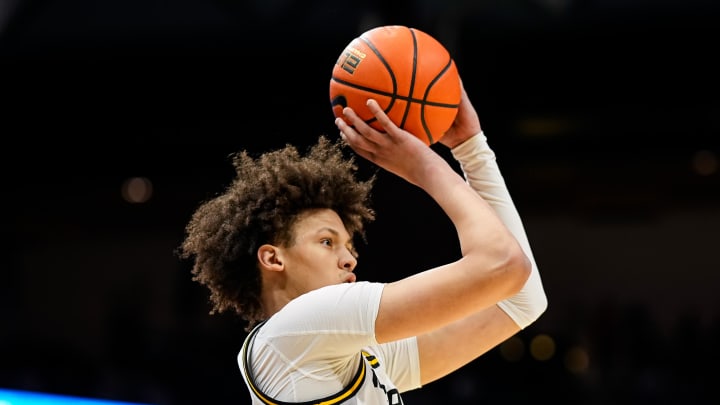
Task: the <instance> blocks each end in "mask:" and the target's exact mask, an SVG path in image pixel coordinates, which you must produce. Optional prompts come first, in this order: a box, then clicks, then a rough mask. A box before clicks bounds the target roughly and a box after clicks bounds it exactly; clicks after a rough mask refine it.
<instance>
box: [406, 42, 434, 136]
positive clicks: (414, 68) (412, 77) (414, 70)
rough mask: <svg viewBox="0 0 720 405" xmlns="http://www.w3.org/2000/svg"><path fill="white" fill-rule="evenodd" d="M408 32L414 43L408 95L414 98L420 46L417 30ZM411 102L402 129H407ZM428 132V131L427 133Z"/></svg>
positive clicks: (407, 105)
mask: <svg viewBox="0 0 720 405" xmlns="http://www.w3.org/2000/svg"><path fill="white" fill-rule="evenodd" d="M408 31H410V36H412V41H413V59H412V60H413V63H412V73H411V74H410V89H409V90H408V95H409V96H410V97H412V95H413V91H414V90H415V76H416V75H417V51H418V44H417V37H416V36H415V30H414V29H412V28H408ZM411 105H412V104H411V102H408V103H406V104H405V112H404V113H403V117H402V121H401V122H400V125H399V126H400V128H405V121H407V117H408V114H410V106H411ZM420 110H421V111H422V110H424V108H422V106H421V107H420ZM425 132H427V131H425Z"/></svg>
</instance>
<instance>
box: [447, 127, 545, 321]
mask: <svg viewBox="0 0 720 405" xmlns="http://www.w3.org/2000/svg"><path fill="white" fill-rule="evenodd" d="M451 152H452V155H453V157H454V158H455V159H456V160H457V161H458V162H459V163H460V167H461V168H462V171H463V173H464V174H465V179H466V180H467V182H468V184H470V186H471V187H472V188H473V190H475V191H477V193H478V194H479V195H480V196H481V197H482V198H483V199H485V201H487V202H488V204H490V206H492V207H493V209H495V212H496V213H497V215H498V216H499V217H500V219H501V220H502V221H503V223H505V226H507V227H508V229H509V230H510V232H512V234H513V235H514V236H515V239H517V241H518V242H519V243H520V246H521V247H522V249H523V251H524V252H525V255H526V256H527V257H528V258H529V259H530V262H531V263H532V272H531V274H530V277H529V278H528V280H527V282H526V283H525V286H524V287H523V288H522V289H521V290H520V292H518V293H517V294H516V295H514V296H512V297H510V298H508V299H505V300H503V301H500V302H498V306H499V307H500V308H501V309H502V310H503V311H505V312H506V313H507V314H508V315H509V316H510V317H511V318H512V319H513V320H514V321H515V323H517V324H518V326H520V328H523V329H524V328H525V327H527V326H528V325H530V324H531V323H533V322H534V321H535V320H536V319H537V318H538V317H540V315H541V314H542V313H543V312H545V309H546V308H547V297H546V296H545V291H544V289H543V286H542V281H541V280H540V273H539V271H538V268H537V264H536V263H535V258H534V257H533V254H532V249H530V243H529V242H528V238H527V235H526V234H525V228H524V227H523V224H522V220H521V219H520V214H519V213H518V211H517V209H516V208H515V204H514V203H513V201H512V198H511V197H510V192H509V191H508V189H507V186H506V185H505V179H504V178H503V176H502V174H501V173H500V168H499V167H498V165H497V162H496V160H495V152H493V151H492V149H490V146H489V145H488V143H487V138H486V137H485V134H483V133H482V132H480V133H478V134H477V135H475V136H473V137H472V138H470V139H468V140H466V141H465V142H463V143H462V144H460V145H457V146H456V147H454V148H453V149H452V150H451Z"/></svg>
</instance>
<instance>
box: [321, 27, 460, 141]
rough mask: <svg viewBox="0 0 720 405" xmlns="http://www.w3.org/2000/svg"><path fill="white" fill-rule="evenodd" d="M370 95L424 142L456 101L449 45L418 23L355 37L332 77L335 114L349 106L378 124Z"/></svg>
mask: <svg viewBox="0 0 720 405" xmlns="http://www.w3.org/2000/svg"><path fill="white" fill-rule="evenodd" d="M368 98H374V99H375V100H377V102H378V103H379V104H380V107H381V108H382V109H383V110H384V111H385V113H386V114H387V115H388V117H389V118H390V119H391V120H392V121H393V122H394V123H395V125H397V126H398V127H400V128H402V129H404V130H406V131H408V132H410V133H412V134H413V135H415V136H416V137H418V138H420V139H421V140H422V141H423V142H425V143H426V144H427V145H431V144H433V143H435V142H437V141H438V140H440V138H441V137H442V136H443V134H444V133H445V131H447V130H448V129H449V128H450V126H451V125H452V123H453V121H454V120H455V116H456V115H457V110H458V107H459V105H460V77H459V74H458V71H457V67H456V66H455V61H454V60H453V58H452V56H451V55H450V53H449V52H448V50H447V49H446V48H445V47H444V46H443V45H442V44H441V43H440V42H439V41H438V40H436V39H435V38H433V37H432V36H430V35H429V34H426V33H425V32H422V31H420V30H418V29H416V28H409V27H406V26H402V25H388V26H381V27H376V28H373V29H370V30H368V31H365V32H364V33H362V34H361V35H360V36H359V37H357V38H355V39H353V40H352V41H351V42H350V43H349V44H348V45H347V46H346V47H345V49H344V50H343V51H342V53H341V54H340V57H339V58H338V59H337V61H336V63H335V66H334V67H333V71H332V78H331V79H330V102H331V106H332V109H333V114H334V115H335V117H340V118H342V110H343V108H345V107H351V108H352V109H353V110H355V112H356V113H357V114H358V116H359V117H360V118H362V119H363V120H364V121H365V122H366V123H368V124H369V125H370V126H372V127H373V128H375V129H377V130H379V131H383V128H382V126H381V125H380V124H379V123H378V122H377V120H376V119H375V117H374V116H373V115H372V114H371V113H370V111H369V110H368V108H367V106H366V104H365V103H366V101H367V99H368Z"/></svg>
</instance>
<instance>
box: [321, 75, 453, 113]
mask: <svg viewBox="0 0 720 405" xmlns="http://www.w3.org/2000/svg"><path fill="white" fill-rule="evenodd" d="M331 79H332V80H333V81H334V82H336V83H340V84H342V85H345V86H348V87H352V88H354V89H357V90H362V91H367V92H368V93H375V94H378V95H381V96H386V97H390V98H392V99H395V100H402V101H407V102H409V103H417V104H421V105H429V106H433V107H443V108H458V106H459V105H460V104H448V103H438V102H437V101H428V100H423V99H419V98H412V97H407V96H401V95H399V94H393V93H388V92H387V91H383V90H379V89H375V88H372V87H365V86H359V85H357V84H355V83H351V82H348V81H345V80H343V79H338V78H337V77H335V76H333V77H331ZM388 111H389V110H388Z"/></svg>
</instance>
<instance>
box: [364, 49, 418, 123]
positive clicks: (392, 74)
mask: <svg viewBox="0 0 720 405" xmlns="http://www.w3.org/2000/svg"><path fill="white" fill-rule="evenodd" d="M360 40H362V41H363V42H365V44H366V45H367V46H368V47H369V48H370V49H372V51H373V53H374V54H375V56H377V57H378V59H380V62H382V64H383V65H384V66H385V69H387V71H388V73H389V74H390V80H392V89H393V91H392V94H390V104H388V106H387V109H386V110H385V113H386V114H387V113H389V112H390V110H391V109H392V107H393V105H394V104H395V97H396V96H397V79H396V78H395V72H393V70H392V68H391V67H390V64H389V63H388V62H387V60H385V58H384V57H383V55H382V54H381V53H380V51H378V49H377V48H376V47H375V45H374V44H373V43H372V42H370V41H368V40H367V39H365V38H363V37H360ZM410 94H412V93H410ZM373 121H374V120H373Z"/></svg>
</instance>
